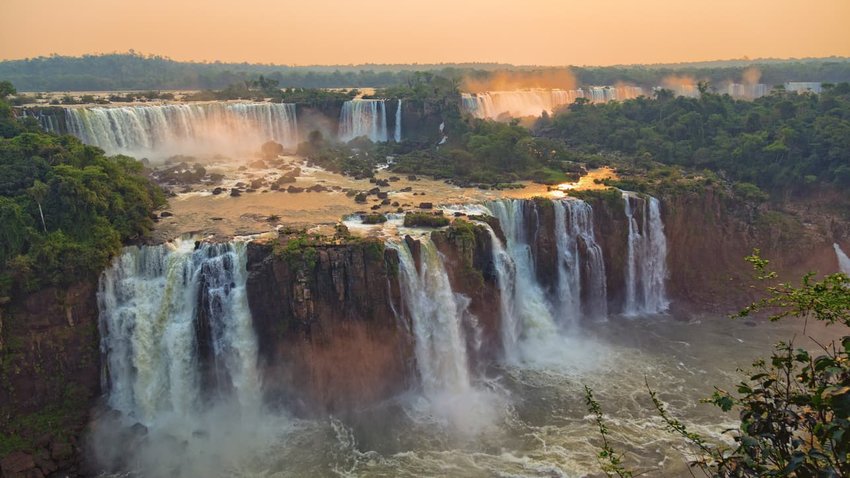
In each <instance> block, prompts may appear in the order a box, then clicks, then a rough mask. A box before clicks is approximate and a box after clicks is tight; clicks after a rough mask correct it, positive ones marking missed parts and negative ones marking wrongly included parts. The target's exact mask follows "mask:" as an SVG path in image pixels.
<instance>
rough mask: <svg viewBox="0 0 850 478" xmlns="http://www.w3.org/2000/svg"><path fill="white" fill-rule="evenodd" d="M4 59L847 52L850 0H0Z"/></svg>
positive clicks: (544, 59)
mask: <svg viewBox="0 0 850 478" xmlns="http://www.w3.org/2000/svg"><path fill="white" fill-rule="evenodd" d="M0 3H2V5H0V59H13V58H25V57H33V56H39V55H49V54H51V53H58V54H65V55H80V54H84V53H100V52H112V51H127V50H129V49H131V48H132V49H135V50H136V51H139V52H143V53H156V54H161V55H165V56H169V57H171V58H174V59H176V60H221V61H248V62H260V63H278V64H301V65H303V64H350V63H366V62H370V63H414V62H416V63H437V62H467V61H482V62H505V63H514V64H539V65H566V64H573V65H607V64H618V63H659V62H679V61H698V60H713V59H730V58H742V57H745V56H747V57H750V58H758V57H777V58H788V57H815V56H831V55H840V56H850V0H702V1H697V0H675V1H674V0H638V1H632V0H428V1H421V0H415V1H414V0H308V1H294V0H195V1H188V0H2V2H0Z"/></svg>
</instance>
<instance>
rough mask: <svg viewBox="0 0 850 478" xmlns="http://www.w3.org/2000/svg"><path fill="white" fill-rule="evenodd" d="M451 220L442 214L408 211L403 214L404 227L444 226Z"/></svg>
mask: <svg viewBox="0 0 850 478" xmlns="http://www.w3.org/2000/svg"><path fill="white" fill-rule="evenodd" d="M450 222H451V220H450V219H449V218H448V217H446V216H443V215H442V214H434V213H428V212H409V213H407V214H405V215H404V227H433V228H438V227H445V226H448V225H449V223H450Z"/></svg>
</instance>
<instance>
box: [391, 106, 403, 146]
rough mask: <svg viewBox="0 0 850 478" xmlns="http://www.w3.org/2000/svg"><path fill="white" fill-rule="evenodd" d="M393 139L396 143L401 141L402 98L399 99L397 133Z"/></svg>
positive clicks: (396, 111) (396, 114) (396, 115)
mask: <svg viewBox="0 0 850 478" xmlns="http://www.w3.org/2000/svg"><path fill="white" fill-rule="evenodd" d="M393 139H394V140H395V142H396V143H401V98H399V99H398V107H396V110H395V135H393Z"/></svg>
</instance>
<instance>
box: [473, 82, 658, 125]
mask: <svg viewBox="0 0 850 478" xmlns="http://www.w3.org/2000/svg"><path fill="white" fill-rule="evenodd" d="M642 94H643V89H642V88H640V87H639V86H627V85H624V86H590V87H584V88H581V89H575V90H562V89H551V90H549V89H528V90H510V91H487V92H483V93H462V94H461V107H462V108H463V110H464V111H465V112H467V113H469V114H471V115H473V116H475V117H476V118H483V119H498V118H499V117H500V116H502V115H507V116H510V117H514V118H519V117H523V116H541V115H542V113H543V112H544V111H545V112H546V113H548V114H552V113H553V112H554V111H555V110H556V109H558V108H560V107H562V106H565V105H569V104H572V103H574V102H575V101H576V99H578V98H587V99H589V100H590V101H592V102H594V103H604V102H606V101H615V100H616V101H623V100H627V99H632V98H637V97H638V96H640V95H642Z"/></svg>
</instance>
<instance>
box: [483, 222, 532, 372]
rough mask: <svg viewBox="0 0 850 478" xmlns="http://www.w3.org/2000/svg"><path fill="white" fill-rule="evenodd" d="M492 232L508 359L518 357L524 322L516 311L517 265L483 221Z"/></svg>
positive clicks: (494, 262) (503, 341)
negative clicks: (521, 322)
mask: <svg viewBox="0 0 850 478" xmlns="http://www.w3.org/2000/svg"><path fill="white" fill-rule="evenodd" d="M481 225H482V226H484V227H485V228H486V229H487V232H488V233H489V234H490V241H491V242H492V248H493V264H494V265H495V272H496V281H497V282H498V286H499V302H500V303H499V311H500V314H501V323H500V324H499V325H500V327H501V337H502V348H503V349H504V353H505V358H506V360H507V361H509V362H510V361H513V360H515V359H516V356H515V353H516V350H517V344H518V343H519V339H520V333H521V332H522V324H520V323H519V321H518V320H517V315H516V313H515V311H516V306H515V305H514V304H515V302H516V298H515V297H514V295H515V294H516V265H515V264H514V261H513V259H512V258H511V256H510V254H508V251H506V250H505V247H504V245H503V244H502V240H501V239H499V236H497V235H496V232H495V231H494V230H493V228H492V227H491V226H490V225H489V224H487V223H481Z"/></svg>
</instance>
